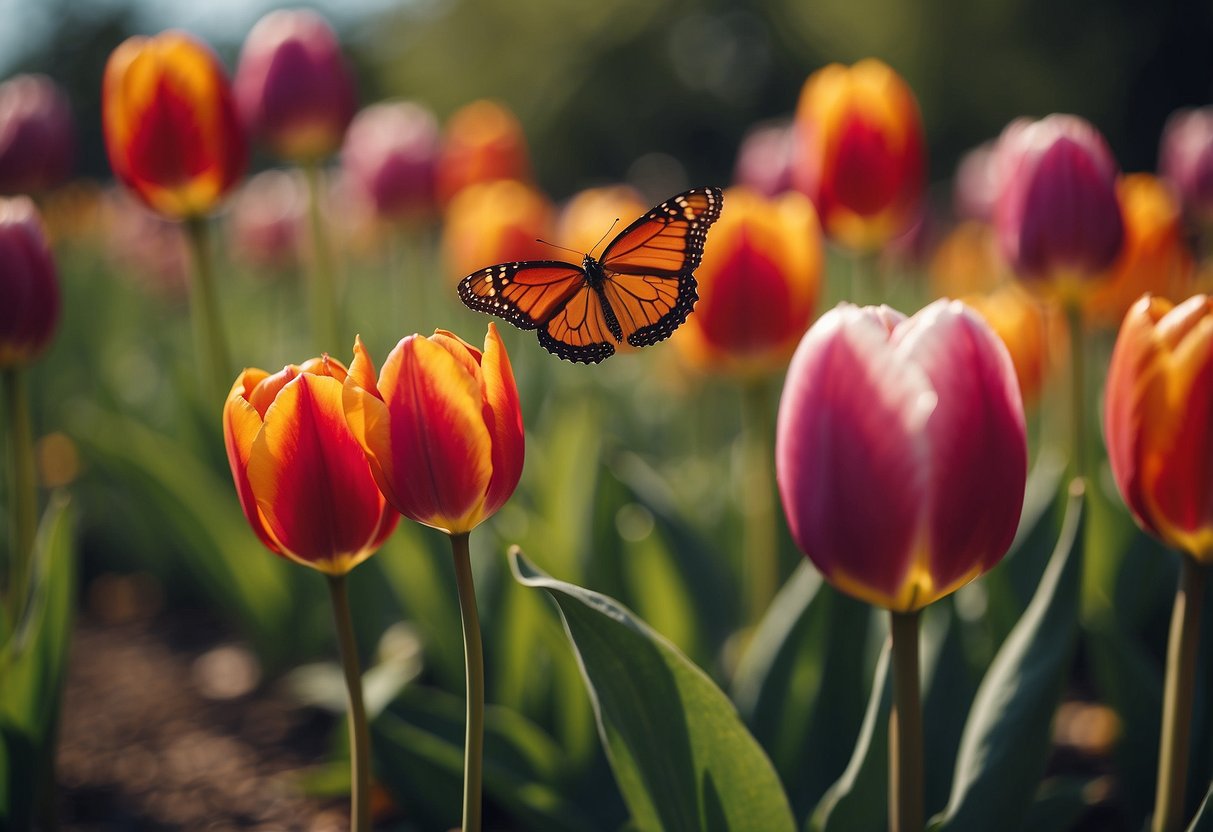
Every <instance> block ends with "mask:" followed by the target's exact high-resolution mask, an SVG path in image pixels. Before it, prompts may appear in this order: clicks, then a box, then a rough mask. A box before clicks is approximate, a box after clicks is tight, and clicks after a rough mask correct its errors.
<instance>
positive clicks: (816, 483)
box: [775, 300, 1027, 612]
mask: <svg viewBox="0 0 1213 832" xmlns="http://www.w3.org/2000/svg"><path fill="white" fill-rule="evenodd" d="M775 470H776V475H777V479H778V482H779V491H780V495H781V497H782V499H783V507H784V512H785V513H786V515H787V519H788V525H789V527H790V529H791V532H792V537H793V539H794V540H795V541H796V544H797V546H799V547H800V549H801V550H802V551H803V552H804V553H805V554H806V555H808V557H809V559H810V560H812V561H813V563H814V564H815V565H816V566H817V568H818V569H820V570H821V572H822V574H823V576H824V577H825V578H826V580H828V581H830V582H831V583H832V584H833V585H834V586H836V587H837V588H838V589H840V590H842V591H843V592H846V593H848V594H850V595H853V596H855V597H857V598H860V599H862V600H865V601H868V602H870V603H873V604H877V605H879V606H882V607H885V608H887V609H890V610H893V611H896V612H912V611H915V610H918V609H921V608H922V607H924V606H926V605H927V604H930V603H931V602H933V601H935V600H937V599H939V598H941V597H943V596H945V595H947V594H948V593H950V592H953V591H955V590H956V589H958V588H959V587H961V586H963V585H964V584H966V583H968V582H969V581H971V580H973V579H974V578H976V577H977V576H979V575H981V574H983V573H984V572H986V571H987V570H989V569H990V568H991V567H993V566H994V565H995V564H997V563H998V561H999V560H1001V558H1002V557H1003V555H1004V554H1005V553H1006V551H1007V548H1008V547H1009V546H1010V544H1011V539H1012V538H1013V537H1014V535H1015V528H1016V525H1017V524H1018V522H1019V514H1020V510H1021V508H1022V506H1023V497H1024V485H1025V483H1026V480H1027V439H1026V432H1025V428H1024V415H1023V406H1022V403H1021V401H1020V396H1019V389H1018V386H1017V383H1016V381H1015V371H1014V368H1013V367H1012V366H1011V359H1010V357H1009V356H1008V355H1007V350H1006V348H1005V347H1004V346H1003V345H1002V343H1001V342H1000V341H999V340H998V338H997V337H996V336H995V335H994V333H993V332H991V331H990V328H989V327H988V326H987V325H986V324H985V323H984V322H983V321H982V320H981V318H980V317H979V316H977V315H976V314H975V313H974V312H973V311H972V310H970V309H968V308H967V307H966V306H965V305H964V304H962V303H960V302H958V301H943V300H941V301H936V302H935V303H932V304H931V305H929V306H927V307H926V308H924V309H922V310H921V311H919V312H918V313H917V314H915V315H914V316H913V317H912V318H906V317H905V316H903V315H901V314H900V313H898V312H895V311H893V310H891V309H889V308H888V307H879V308H876V307H865V308H862V309H861V308H858V307H855V306H852V305H850V304H840V305H839V306H838V307H836V308H834V309H833V310H831V311H830V312H827V313H826V314H825V315H823V316H822V317H821V318H820V319H819V320H818V321H817V323H815V324H814V325H813V326H812V327H811V328H810V329H809V331H808V332H807V333H806V334H805V336H804V338H803V340H801V342H800V346H799V347H798V348H797V350H796V354H795V355H794V356H793V358H792V363H791V365H790V366H789V368H788V375H787V381H786V382H785V384H784V390H783V396H782V398H781V400H780V404H779V417H778V421H777V425H776V448H775Z"/></svg>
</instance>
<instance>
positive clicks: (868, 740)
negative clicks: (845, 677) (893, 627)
mask: <svg viewBox="0 0 1213 832" xmlns="http://www.w3.org/2000/svg"><path fill="white" fill-rule="evenodd" d="M889 655H890V642H887V641H886V643H885V647H884V650H883V651H882V652H881V654H880V660H879V661H878V662H877V663H876V675H875V677H874V678H873V680H872V695H871V698H869V700H868V709H867V712H866V713H865V714H864V718H863V725H862V726H861V727H860V729H859V738H858V740H856V742H855V748H854V750H853V751H852V752H851V761H850V762H849V763H848V764H847V768H846V770H845V771H844V772H843V773H842V776H841V777H839V778H838V780H837V781H836V782H835V783H834V785H832V786H830V788H829V789H827V790H826V793H825V795H824V796H823V797H822V798H821V802H820V803H818V804H817V808H816V809H814V810H813V814H812V815H811V816H810V817H809V821H808V823H806V824H805V829H806V830H808V832H852V830H853V831H854V832H868V830H871V832H881V830H884V829H886V828H887V827H888V822H889V810H888V806H889V803H888V794H889V709H890V707H891V706H892V704H893V686H892V685H891V684H889Z"/></svg>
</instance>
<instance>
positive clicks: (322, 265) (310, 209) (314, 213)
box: [304, 162, 342, 352]
mask: <svg viewBox="0 0 1213 832" xmlns="http://www.w3.org/2000/svg"><path fill="white" fill-rule="evenodd" d="M304 173H305V176H306V177H307V192H308V200H307V213H308V220H309V222H310V223H311V231H312V287H311V288H312V291H311V296H310V300H311V313H312V338H313V339H314V341H315V346H316V347H317V349H318V350H319V351H321V352H336V351H338V350H340V349H341V347H342V344H341V343H340V341H339V339H340V337H341V336H340V330H341V327H340V325H339V324H338V321H337V319H338V314H339V313H338V307H337V290H336V287H335V285H334V282H333V250H332V247H331V246H330V245H329V238H328V233H327V229H326V228H325V226H324V212H323V210H322V206H323V204H324V181H323V177H324V173H323V171H322V170H321V168H320V163H319V162H312V163H310V164H308V165H305V166H304Z"/></svg>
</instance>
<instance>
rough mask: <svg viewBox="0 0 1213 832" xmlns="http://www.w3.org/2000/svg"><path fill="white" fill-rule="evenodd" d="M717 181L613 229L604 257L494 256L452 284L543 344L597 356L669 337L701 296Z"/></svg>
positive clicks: (570, 357) (586, 357)
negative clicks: (510, 259)
mask: <svg viewBox="0 0 1213 832" xmlns="http://www.w3.org/2000/svg"><path fill="white" fill-rule="evenodd" d="M723 203H724V197H723V195H722V194H721V192H720V189H719V188H696V189H694V190H690V191H686V192H685V193H681V194H678V195H677V196H672V197H670V198H669V199H667V200H666V201H665V202H663V203H661V204H660V205H658V206H656V207H655V208H653V209H651V210H650V211H648V212H647V213H646V214H645V215H644V216H642V217H641V218H640V219H638V220H636V221H635V222H634V223H632V224H631V225H629V226H628V227H627V228H625V229H623V231H621V232H619V234H618V235H616V237H615V239H613V240H611V242H610V243H609V244H608V245H607V247H606V249H604V250H603V252H602V257H601V258H599V259H595V258H594V257H593V255H592V254H586V255H585V259H584V260H582V262H581V265H580V266H577V265H574V264H573V263H566V262H564V261H562V260H524V261H522V262H516V263H501V264H500V265H496V266H489V267H488V268H485V269H480V270H479V271H476V272H473V273H472V274H469V275H468V276H467V277H465V278H463V280H461V281H460V282H459V298H460V300H462V301H463V302H464V304H466V305H467V306H468V307H469V308H471V309H474V310H476V311H477V312H487V313H488V314H490V315H496V316H497V317H499V318H503V319H505V320H506V321H508V322H510V323H511V324H513V325H514V326H516V327H518V328H519V329H534V330H536V331H537V333H536V334H537V335H538V336H539V343H540V344H542V345H543V347H544V349H546V350H547V351H548V352H550V353H552V354H554V355H556V356H559V357H560V358H563V359H565V360H567V361H577V362H581V363H583V364H597V363H598V362H600V361H602V360H604V359H606V358H609V357H610V356H611V355H614V353H615V345H616V344H619V343H623V342H624V341H626V342H627V343H628V344H631V345H632V346H634V347H645V346H648V345H649V344H655V343H657V342H658V341H662V340H664V339H666V338H669V337H670V335H672V334H673V333H674V330H675V329H677V328H678V327H679V326H680V325H681V324H682V322H683V321H685V320H686V319H687V315H689V314H691V310H692V309H693V308H694V307H695V302H696V301H697V300H699V293H698V291H697V290H696V284H695V275H694V274H692V273H693V272H694V271H695V269H696V268H698V267H699V262H700V260H701V259H702V258H703V246H704V243H705V242H706V241H707V237H708V228H710V227H711V225H712V223H714V222H716V220H717V219H719V217H720V209H721V207H722V205H723Z"/></svg>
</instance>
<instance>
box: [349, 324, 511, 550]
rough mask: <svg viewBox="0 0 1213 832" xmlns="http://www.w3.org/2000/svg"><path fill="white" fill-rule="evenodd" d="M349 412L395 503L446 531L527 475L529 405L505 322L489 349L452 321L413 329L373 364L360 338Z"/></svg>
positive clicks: (478, 517)
mask: <svg viewBox="0 0 1213 832" xmlns="http://www.w3.org/2000/svg"><path fill="white" fill-rule="evenodd" d="M344 404H345V413H346V417H347V419H348V420H349V425H350V428H351V429H352V430H353V431H354V435H355V436H356V437H357V438H358V441H359V442H360V443H361V445H362V448H363V450H365V452H366V458H367V460H368V461H369V462H370V464H371V470H372V472H373V473H374V475H375V481H376V482H378V483H379V488H380V490H382V491H383V494H384V496H385V497H387V499H388V502H390V503H391V504H392V505H393V506H395V508H396V510H397V511H399V512H400V513H401V514H403V515H404V516H405V517H408V518H409V519H411V520H415V521H417V522H418V523H422V524H424V525H427V526H432V527H433V528H436V529H440V530H442V531H444V532H446V533H447V534H452V535H456V534H463V533H465V532H470V531H471V530H472V529H473V528H475V527H476V526H478V525H480V523H482V522H483V521H485V520H487V519H488V518H489V517H491V516H492V515H493V514H495V513H496V512H497V510H498V509H499V508H501V506H502V505H504V504H505V501H506V500H507V499H509V497H510V495H511V494H513V493H514V488H515V487H516V486H517V485H518V479H519V477H520V476H521V475H522V458H523V433H522V410H521V408H520V405H519V402H518V388H517V387H516V386H515V384H514V372H513V370H512V369H511V368H510V359H509V356H508V355H506V352H505V345H504V344H502V343H501V338H500V336H499V335H498V334H497V328H496V327H495V326H494V325H493V324H491V323H490V324H489V329H488V335H487V336H486V337H485V340H484V350H483V352H482V351H481V350H478V349H476V348H475V347H473V346H472V345H471V344H469V343H467V342H466V341H464V340H462V339H460V338H458V337H456V336H455V335H452V334H451V333H449V332H446V331H444V330H437V331H435V332H434V334H433V335H432V336H430V337H429V338H422V337H421V336H420V335H410V336H409V337H407V338H404V339H403V340H401V341H400V343H399V344H397V345H396V348H395V349H394V350H392V352H391V353H390V354H389V355H388V357H387V361H385V362H384V364H383V369H382V370H380V372H379V377H378V380H376V378H375V365H374V362H373V361H372V360H371V357H370V354H369V353H368V352H367V351H366V348H365V347H363V346H362V341H361V340H359V341H358V342H357V343H355V345H354V363H353V364H352V365H350V374H349V376H348V377H347V378H346V382H345V397H344Z"/></svg>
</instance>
